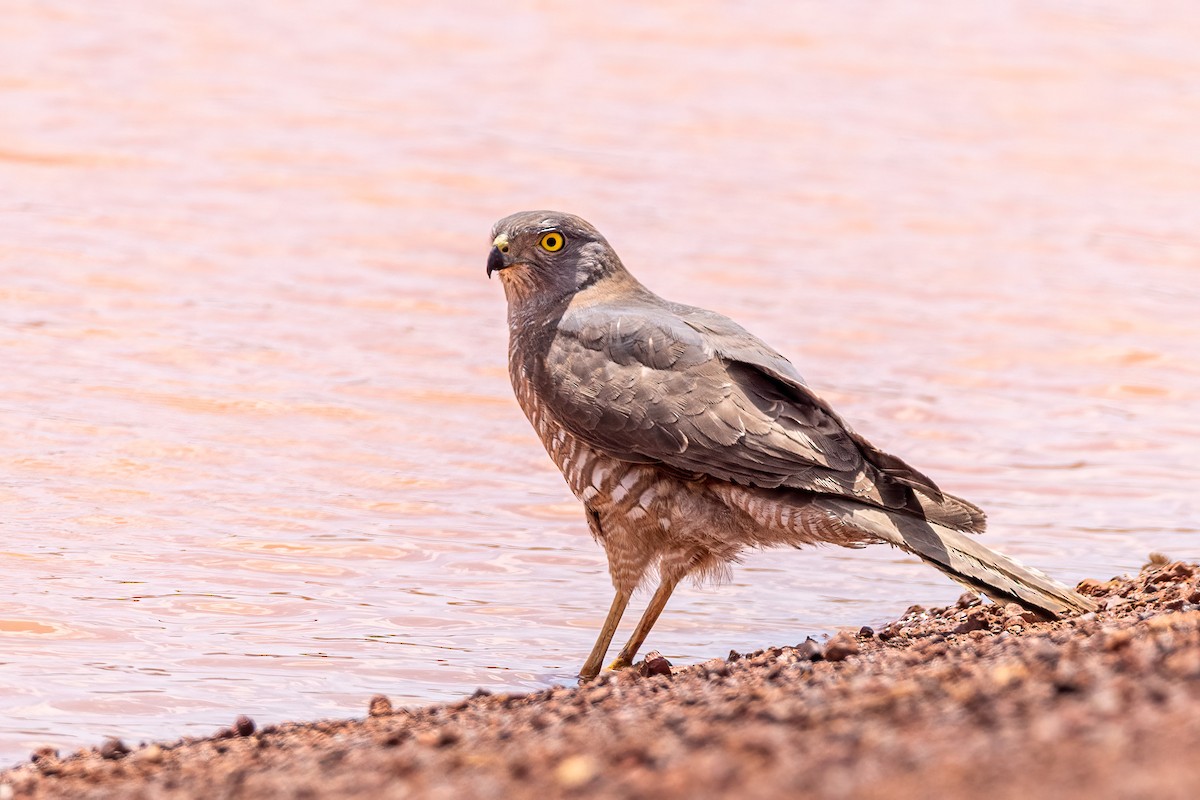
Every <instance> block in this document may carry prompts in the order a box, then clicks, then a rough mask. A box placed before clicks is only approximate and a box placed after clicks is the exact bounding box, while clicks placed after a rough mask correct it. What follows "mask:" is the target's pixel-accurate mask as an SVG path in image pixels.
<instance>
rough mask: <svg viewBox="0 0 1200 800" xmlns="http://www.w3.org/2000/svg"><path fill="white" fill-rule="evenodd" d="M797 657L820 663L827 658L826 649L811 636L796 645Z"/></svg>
mask: <svg viewBox="0 0 1200 800" xmlns="http://www.w3.org/2000/svg"><path fill="white" fill-rule="evenodd" d="M796 657H797V658H801V659H808V660H809V661H820V660H821V659H823V658H825V648H823V647H821V643H820V642H818V641H817V640H816V639H814V638H812V637H811V636H809V637H808V638H807V639H805V640H804V641H803V642H801V643H800V644H798V645H796Z"/></svg>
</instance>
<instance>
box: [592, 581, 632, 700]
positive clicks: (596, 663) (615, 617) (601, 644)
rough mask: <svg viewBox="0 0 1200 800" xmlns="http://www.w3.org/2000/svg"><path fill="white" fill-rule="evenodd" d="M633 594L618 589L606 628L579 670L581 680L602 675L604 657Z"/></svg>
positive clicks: (627, 590)
mask: <svg viewBox="0 0 1200 800" xmlns="http://www.w3.org/2000/svg"><path fill="white" fill-rule="evenodd" d="M631 594H633V590H632V589H625V588H621V589H617V594H616V596H615V597H613V601H612V605H611V606H610V607H609V609H608V616H607V617H605V618H604V627H602V628H601V629H600V636H599V637H597V639H596V644H595V645H594V646H593V647H592V654H591V655H590V656H588V660H587V661H586V662H585V663H584V665H583V669H581V670H579V677H580V678H582V679H584V680H588V679H590V678H594V677H596V676H597V675H599V674H600V665H601V664H603V663H604V656H605V655H606V654H607V653H608V646H609V645H610V644H612V639H613V634H615V633H616V632H617V625H618V624H619V623H620V622H621V615H623V614H624V613H625V606H627V605H629V596H630V595H631Z"/></svg>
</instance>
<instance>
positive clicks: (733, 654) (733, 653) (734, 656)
mask: <svg viewBox="0 0 1200 800" xmlns="http://www.w3.org/2000/svg"><path fill="white" fill-rule="evenodd" d="M1197 594H1200V592H1197ZM1197 602H1200V601H1197ZM741 657H742V654H741V653H739V652H738V651H737V650H730V651H729V658H727V659H725V660H726V661H728V662H729V663H730V664H732V663H733V662H735V661H739V660H741Z"/></svg>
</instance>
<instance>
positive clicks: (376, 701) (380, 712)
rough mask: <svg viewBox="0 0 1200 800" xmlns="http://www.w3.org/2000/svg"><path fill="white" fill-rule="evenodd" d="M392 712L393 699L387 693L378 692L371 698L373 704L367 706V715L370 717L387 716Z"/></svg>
mask: <svg viewBox="0 0 1200 800" xmlns="http://www.w3.org/2000/svg"><path fill="white" fill-rule="evenodd" d="M390 713H392V701H391V700H389V699H388V696H387V695H385V694H377V695H375V696H374V697H372V698H371V705H370V706H368V707H367V716H370V717H385V716H387V715H388V714H390Z"/></svg>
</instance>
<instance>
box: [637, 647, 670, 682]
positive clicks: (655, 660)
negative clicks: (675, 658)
mask: <svg viewBox="0 0 1200 800" xmlns="http://www.w3.org/2000/svg"><path fill="white" fill-rule="evenodd" d="M641 675H642V677H643V678H649V677H652V676H655V675H666V676H667V677H668V678H669V677H671V662H670V661H667V660H666V659H665V658H663V657H662V654H661V653H659V652H658V651H654V652H651V653H647V654H646V660H645V661H643V662H642V668H641Z"/></svg>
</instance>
